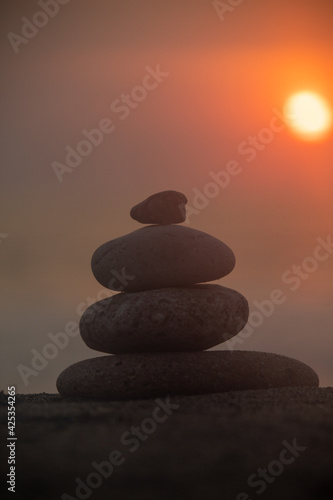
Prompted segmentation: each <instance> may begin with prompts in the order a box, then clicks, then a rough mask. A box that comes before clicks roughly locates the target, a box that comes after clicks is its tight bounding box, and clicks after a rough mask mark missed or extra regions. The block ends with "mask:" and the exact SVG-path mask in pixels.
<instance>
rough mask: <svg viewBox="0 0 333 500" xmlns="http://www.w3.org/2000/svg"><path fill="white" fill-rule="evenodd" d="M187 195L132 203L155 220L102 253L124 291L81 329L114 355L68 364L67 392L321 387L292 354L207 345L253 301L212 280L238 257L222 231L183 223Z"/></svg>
mask: <svg viewBox="0 0 333 500" xmlns="http://www.w3.org/2000/svg"><path fill="white" fill-rule="evenodd" d="M186 203H187V199H186V197H185V196H184V195H183V194H182V193H178V192H176V191H163V192H161V193H157V194H154V195H152V196H150V197H149V198H147V199H146V200H144V201H143V202H141V203H139V204H138V205H136V206H135V207H133V208H132V210H131V216H132V218H133V219H135V220H137V221H138V222H140V223H143V224H150V225H149V226H145V227H143V228H140V229H138V230H136V231H133V232H132V233H130V234H127V235H125V236H121V237H119V238H116V239H114V240H112V241H109V242H107V243H104V244H103V245H101V246H100V247H99V248H98V249H97V250H96V251H95V253H94V255H93V257H92V271H93V273H94V276H95V277H96V279H97V280H98V281H99V283H101V284H102V285H103V286H105V287H107V288H109V289H111V290H116V291H118V292H119V293H118V294H116V295H114V296H112V297H109V298H106V299H103V300H100V301H98V302H96V303H95V304H93V305H91V306H90V307H89V308H88V309H87V310H86V311H85V313H84V314H83V316H82V318H81V321H80V333H81V336H82V338H83V340H84V342H85V343H86V344H87V346H88V347H90V348H92V349H95V350H97V351H101V352H105V353H108V355H107V356H102V357H97V358H91V359H87V360H84V361H80V362H78V363H75V364H74V365H71V366H70V367H68V368H67V369H66V370H64V371H63V372H62V373H61V374H60V375H59V377H58V380H57V388H58V391H59V393H60V394H61V395H62V396H64V397H67V396H68V397H69V396H71V397H86V398H109V399H115V400H117V399H118V400H120V399H132V398H149V397H157V396H163V395H173V394H187V395H189V394H206V393H214V392H224V391H230V390H245V389H264V388H271V387H285V386H313V387H317V386H318V385H319V381H318V377H317V375H316V373H315V372H314V371H313V370H312V369H311V368H310V367H308V366H307V365H305V364H304V363H302V362H300V361H297V360H294V359H291V358H287V357H285V356H281V355H278V354H271V353H264V352H251V351H247V352H246V351H230V350H223V351H216V350H215V351H205V350H206V349H209V348H211V347H214V346H216V345H218V344H221V343H223V342H225V341H227V340H229V339H230V338H232V337H233V336H235V335H237V333H239V332H240V331H241V330H242V329H243V328H244V326H245V325H246V323H247V320H248V316H249V308H248V303H247V300H246V299H245V297H243V295H241V294H240V293H239V292H237V291H235V290H232V289H230V288H226V287H224V286H221V285H217V284H206V283H207V282H209V281H213V280H217V279H220V278H223V277H224V276H226V275H227V274H229V273H230V272H231V271H232V270H233V268H234V266H235V256H234V253H233V251H232V250H231V249H230V248H229V247H228V246H227V245H226V244H225V243H223V242H222V241H220V240H218V239H216V238H214V237H213V236H211V235H209V234H207V233H204V232H202V231H197V230H195V229H192V228H189V227H186V226H180V225H178V224H179V223H181V222H184V220H185V205H186ZM203 283H204V284H203ZM110 354H112V355H110Z"/></svg>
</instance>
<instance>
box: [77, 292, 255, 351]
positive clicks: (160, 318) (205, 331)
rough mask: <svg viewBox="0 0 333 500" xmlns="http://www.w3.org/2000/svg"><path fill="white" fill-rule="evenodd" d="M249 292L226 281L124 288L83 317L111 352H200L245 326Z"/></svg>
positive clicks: (90, 337)
mask: <svg viewBox="0 0 333 500" xmlns="http://www.w3.org/2000/svg"><path fill="white" fill-rule="evenodd" d="M248 316H249V307H248V303H247V300H246V299H245V297H243V295H241V294H240V293H238V292H236V291H235V290H232V289H230V288H226V287H223V286H220V285H194V286H192V287H189V288H160V289H157V290H148V291H145V292H134V293H119V294H117V295H114V296H113V297H109V298H107V299H103V300H100V301H99V302H96V303H95V304H92V305H91V306H90V307H89V308H88V309H87V310H86V311H85V312H84V314H83V316H82V318H81V321H80V333H81V336H82V338H83V340H84V342H85V343H86V344H87V346H88V347H90V348H91V349H96V350H97V351H101V352H107V353H113V354H117V353H126V352H154V351H155V352H158V351H160V352H166V351H200V350H204V349H208V348H209V347H213V346H215V345H217V344H220V343H221V342H224V341H226V340H228V339H230V338H231V337H233V336H234V335H237V333H238V332H239V331H240V330H241V329H242V328H244V326H245V325H246V322H247V320H248Z"/></svg>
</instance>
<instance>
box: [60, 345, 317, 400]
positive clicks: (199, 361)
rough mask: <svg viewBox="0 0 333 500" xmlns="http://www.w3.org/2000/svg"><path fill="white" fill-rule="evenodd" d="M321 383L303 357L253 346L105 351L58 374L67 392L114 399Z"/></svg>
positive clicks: (67, 395) (65, 395)
mask: <svg viewBox="0 0 333 500" xmlns="http://www.w3.org/2000/svg"><path fill="white" fill-rule="evenodd" d="M318 385H319V379H318V376H317V374H316V373H315V372H314V371H313V370H312V368H310V367H309V366H307V365H306V364H304V363H302V362H301V361H297V360H295V359H292V358H288V357H286V356H281V355H279V354H271V353H265V352H251V351H204V352H172V353H171V352H167V353H141V354H117V355H114V356H102V357H98V358H91V359H86V360H84V361H80V362H79V363H75V364H74V365H71V366H69V367H68V368H66V369H65V370H64V371H63V372H62V373H61V374H60V375H59V377H58V380H57V389H58V391H59V393H60V394H61V395H62V396H63V397H84V398H107V399H113V400H123V399H136V398H152V397H157V396H164V395H176V394H187V395H190V394H209V393H214V392H215V393H217V392H226V391H238V390H246V389H269V388H273V387H276V388H277V387H292V386H295V387H296V386H310V387H318Z"/></svg>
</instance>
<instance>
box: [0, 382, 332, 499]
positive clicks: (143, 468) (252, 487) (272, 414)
mask: <svg viewBox="0 0 333 500" xmlns="http://www.w3.org/2000/svg"><path fill="white" fill-rule="evenodd" d="M1 421H2V425H3V430H4V434H3V435H4V438H3V440H2V443H5V442H6V441H5V438H6V428H7V395H6V394H4V393H2V394H1ZM16 426H17V429H16V436H17V442H16V459H17V463H16V480H17V484H16V490H17V492H16V494H15V495H13V496H12V497H13V498H15V499H16V500H18V499H20V500H21V499H30V498H31V499H34V500H53V499H62V500H69V499H73V498H77V499H79V498H81V499H86V498H91V499H92V500H97V499H98V500H99V499H103V500H104V499H105V500H106V499H107V500H129V499H131V500H132V499H133V500H134V499H135V500H199V499H207V500H229V499H230V500H249V499H251V500H253V499H262V498H264V499H266V498H267V499H269V500H275V499H276V500H278V499H279V500H281V499H284V500H289V499H290V500H291V499H292V500H297V499H301V500H307V499H311V500H312V499H314V500H328V499H331V498H333V480H332V463H333V460H332V458H333V388H319V389H317V388H283V389H269V390H256V391H237V392H229V393H222V394H210V395H203V396H177V397H176V396H173V397H171V398H169V399H167V398H161V399H160V400H157V399H149V400H148V399H147V400H136V401H122V402H118V401H101V400H97V401H94V400H90V401H87V400H77V399H62V398H61V397H60V396H59V395H56V394H45V393H43V394H31V395H17V396H16ZM5 448H6V447H5V445H2V450H1V454H2V456H4V455H6V454H7V451H5V452H4V450H5ZM4 458H5V459H6V456H5V457H4ZM111 462H113V463H111ZM7 469H8V465H7V464H6V461H5V460H3V461H2V471H3V473H4V474H6V473H7V472H8V471H7ZM6 471H7V472H6ZM4 474H2V478H3V477H4ZM103 475H104V476H105V477H103ZM106 476H108V477H106Z"/></svg>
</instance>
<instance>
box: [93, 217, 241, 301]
mask: <svg viewBox="0 0 333 500" xmlns="http://www.w3.org/2000/svg"><path fill="white" fill-rule="evenodd" d="M234 266H235V256H234V253H233V251H232V250H231V249H230V248H229V247H228V246H227V245H226V244H225V243H223V242H222V241H220V240H218V239H217V238H214V237H213V236H211V235H209V234H207V233H204V232H202V231H198V230H196V229H192V228H189V227H185V226H177V225H156V226H146V227H143V228H141V229H137V230H136V231H133V232H132V233H129V234H127V235H125V236H120V237H119V238H116V239H114V240H111V241H109V242H107V243H104V244H103V245H101V246H100V247H99V248H98V249H97V250H96V251H95V252H94V254H93V256H92V262H91V267H92V271H93V274H94V276H95V278H96V279H97V281H98V282H99V283H100V284H101V285H103V286H105V287H106V288H110V289H111V290H116V291H126V292H139V291H144V290H152V289H156V288H165V287H175V286H183V287H186V286H189V285H194V284H196V283H204V282H207V281H212V280H217V279H219V278H222V277H223V276H226V275H227V274H229V273H230V272H231V271H232V270H233V268H234Z"/></svg>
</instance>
